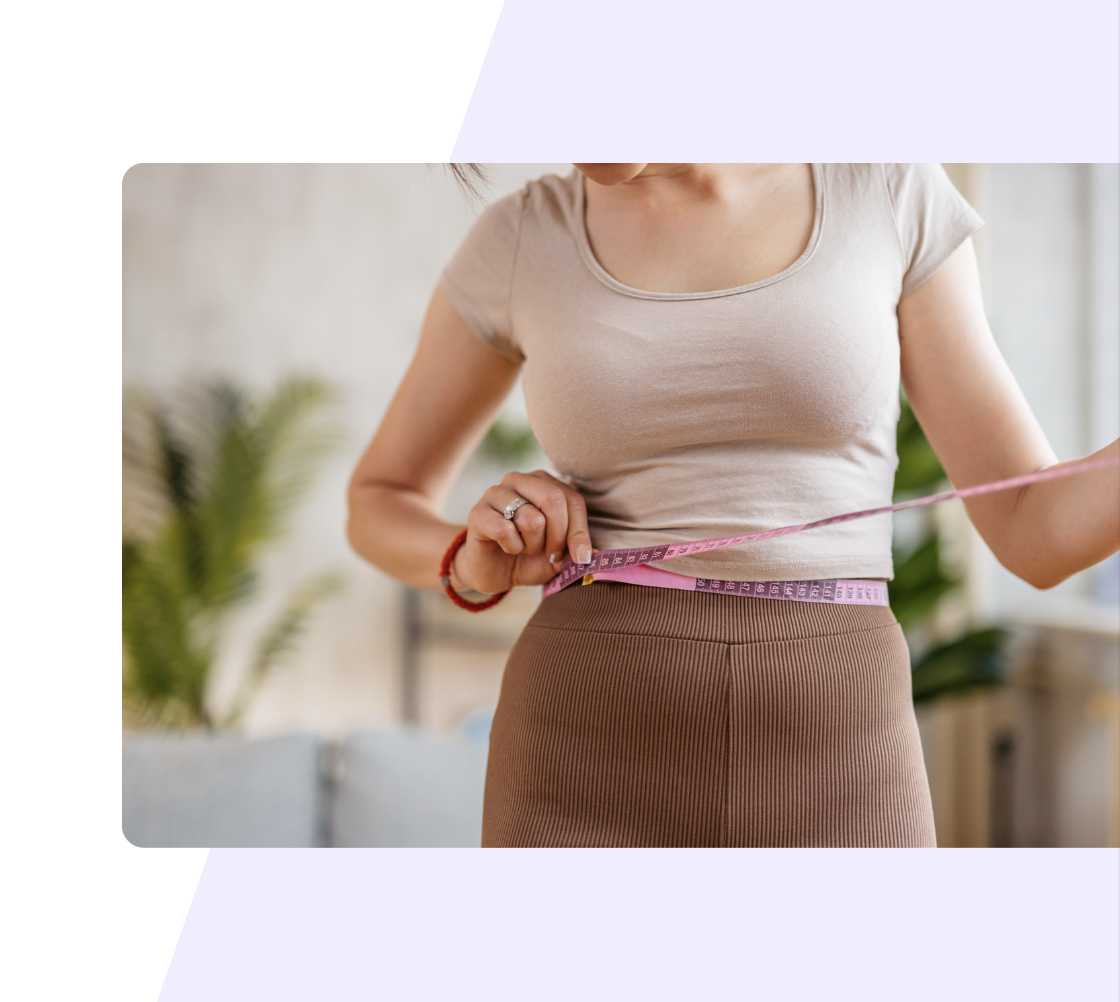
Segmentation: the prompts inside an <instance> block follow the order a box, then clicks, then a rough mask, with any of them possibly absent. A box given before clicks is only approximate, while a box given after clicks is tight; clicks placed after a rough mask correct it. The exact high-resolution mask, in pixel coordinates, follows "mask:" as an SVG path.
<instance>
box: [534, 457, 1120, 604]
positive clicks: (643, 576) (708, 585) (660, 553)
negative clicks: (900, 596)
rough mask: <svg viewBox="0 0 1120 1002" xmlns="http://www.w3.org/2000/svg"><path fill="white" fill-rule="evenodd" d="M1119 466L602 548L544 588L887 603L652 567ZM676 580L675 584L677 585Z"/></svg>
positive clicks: (852, 590) (881, 592)
mask: <svg viewBox="0 0 1120 1002" xmlns="http://www.w3.org/2000/svg"><path fill="white" fill-rule="evenodd" d="M1117 464H1120V456H1113V457H1108V458H1105V459H1085V460H1082V461H1081V462H1079V463H1071V464H1070V465H1069V466H1063V467H1060V468H1059V467H1051V468H1050V469H1047V470H1040V471H1039V472H1038V473H1027V474H1024V475H1023V476H1020V477H1010V478H1008V479H1007V480H996V481H993V482H992V483H989V484H978V485H977V486H975V487H965V488H963V489H962V490H959V491H944V492H943V493H941V494H931V495H929V497H924V498H915V499H914V500H912V501H902V502H900V503H899V504H892V505H887V506H885V507H882V508H866V509H864V510H863V511H852V512H848V513H847V514H844V515H833V516H832V517H831V518H822V519H818V520H817V521H815V522H804V523H802V524H801V525H784V526H782V527H781V528H778V529H767V530H765V531H764V532H748V533H744V534H742V535H739V536H721V537H719V538H718V539H697V540H695V541H693V542H689V543H673V544H671V545H669V544H663V545H661V546H637V547H632V548H630V549H619V550H600V551H599V552H598V553H596V554H594V555H593V556H592V557H591V560H590V562H589V563H586V564H577V563H575V562H574V561H573V560H572V559H571V558H568V559H566V560H565V561H564V563H563V564H562V565H561V569H560V573H559V574H557V575H556V577H554V578H553V579H552V580H551V581H549V582H548V584H546V585H545V586H544V595H545V597H546V598H547V597H548V596H549V595H555V594H556V593H557V592H558V591H562V590H563V589H565V588H567V587H568V586H569V585H572V584H575V583H576V582H577V581H583V580H584V579H585V578H587V577H588V576H590V575H594V576H595V579H596V580H605V581H624V582H629V583H632V584H646V585H656V586H659V587H663V588H680V589H684V590H688V591H709V592H719V593H721V594H728V595H742V596H750V597H754V598H774V599H779V600H787V601H789V600H793V601H801V602H829V603H843V604H849V605H886V604H887V586H886V583H885V582H882V581H848V580H840V579H833V580H828V581H715V580H712V579H710V578H691V577H687V576H685V575H683V574H674V573H672V572H670V571H663V570H660V569H659V568H656V567H650V566H648V565H649V564H655V563H658V562H660V561H662V560H672V559H673V558H674V557H685V556H690V555H692V554H694V553H706V552H707V551H709V550H722V549H725V548H727V547H729V546H739V545H740V544H742V543H753V542H757V541H758V540H761V539H774V538H775V537H776V536H788V535H791V534H792V533H795V532H805V531H806V530H807V529H819V528H821V527H822V526H826V525H836V524H838V523H840V522H852V521H854V520H855V519H857V518H870V517H871V516H872V515H886V514H888V513H889V512H894V511H902V510H903V509H905V508H919V507H921V506H922V505H927V504H936V503H937V502H939V501H951V500H952V499H954V498H971V497H977V496H978V495H980V494H995V493H996V492H997V491H1008V490H1013V489H1014V488H1016V487H1026V486H1027V485H1028V484H1037V483H1040V482H1042V481H1044V480H1058V479H1060V478H1062V477H1071V476H1073V475H1074V474H1076V473H1087V472H1088V471H1089V470H1098V469H1101V468H1103V467H1106V466H1116V465H1117ZM674 580H675V582H676V583H674ZM814 589H815V590H816V594H815V595H814V594H813V592H814Z"/></svg>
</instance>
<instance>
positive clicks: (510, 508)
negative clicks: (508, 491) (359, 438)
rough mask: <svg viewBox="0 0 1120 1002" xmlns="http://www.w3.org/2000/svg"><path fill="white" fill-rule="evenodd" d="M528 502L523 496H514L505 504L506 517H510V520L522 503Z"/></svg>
mask: <svg viewBox="0 0 1120 1002" xmlns="http://www.w3.org/2000/svg"><path fill="white" fill-rule="evenodd" d="M528 503H529V502H528V501H526V500H525V499H524V498H514V499H513V500H512V501H511V502H510V503H509V504H507V505H506V510H505V516H506V518H508V519H510V521H512V520H513V516H514V515H516V514H517V509H518V508H520V507H521V506H522V505H523V504H528Z"/></svg>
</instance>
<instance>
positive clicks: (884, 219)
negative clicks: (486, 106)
mask: <svg viewBox="0 0 1120 1002" xmlns="http://www.w3.org/2000/svg"><path fill="white" fill-rule="evenodd" d="M581 180H582V175H580V174H579V173H578V172H576V171H573V172H572V174H571V175H569V176H568V177H566V178H560V177H557V176H554V175H550V176H547V177H544V178H541V179H540V180H539V181H535V182H531V183H530V184H529V185H527V186H526V188H525V189H524V190H523V191H522V192H520V193H518V194H516V195H513V196H508V197H507V198H506V199H502V200H500V201H499V202H498V203H495V205H494V206H492V207H491V209H490V210H489V211H488V216H487V218H485V219H484V220H480V222H479V224H476V230H475V231H473V236H474V239H473V240H472V239H471V238H468V241H467V242H466V243H465V244H464V247H463V248H461V250H460V253H459V254H458V255H456V258H455V259H454V260H453V261H452V263H451V265H449V266H448V269H447V271H445V273H444V278H443V282H442V283H441V287H442V288H443V289H444V291H445V292H447V293H448V295H449V296H450V297H451V299H452V301H453V302H455V303H456V305H457V306H459V307H460V309H461V312H463V313H464V316H466V317H467V319H468V321H469V322H471V323H472V326H473V327H474V328H475V329H476V331H478V332H479V333H480V335H481V336H483V337H485V338H486V339H487V340H488V341H489V342H490V343H491V344H492V345H493V346H494V347H496V348H497V349H498V350H502V351H505V352H507V353H508V354H510V355H511V356H514V357H519V358H523V359H524V392H525V399H526V404H527V407H528V412H529V416H530V421H531V423H532V426H533V430H534V432H535V434H536V436H537V439H538V441H539V442H540V444H541V446H542V448H543V449H544V451H545V453H546V455H548V457H549V458H550V460H551V461H552V463H553V464H554V466H555V468H556V469H557V471H558V472H560V473H561V474H562V475H564V476H566V477H567V478H568V479H569V480H570V481H571V483H572V484H573V485H574V486H575V487H576V488H577V489H579V490H580V491H581V493H582V494H583V495H584V497H585V498H586V499H587V503H588V511H589V521H590V527H591V531H592V539H593V542H594V544H595V545H596V546H597V547H599V548H614V547H629V546H646V545H656V544H658V543H664V542H676V541H681V540H686V539H699V538H706V537H713V536H722V535H730V534H732V533H735V532H745V531H754V530H761V529H768V528H774V527H776V526H780V525H786V524H791V523H795V522H803V521H809V520H811V519H815V518H821V517H825V516H828V515H832V514H837V513H840V512H842V511H848V510H853V509H857V508H864V507H872V506H876V505H880V504H885V503H889V498H890V495H891V489H892V485H893V476H894V469H895V466H896V463H897V459H896V455H895V426H896V423H897V417H898V391H899V343H898V326H897V317H896V314H895V308H896V306H897V303H898V301H899V298H900V295H901V294H902V292H903V289H904V287H905V286H906V284H907V282H908V281H909V282H913V281H915V280H917V279H918V278H920V277H921V276H920V274H919V272H920V271H921V270H922V269H923V268H924V269H929V268H930V267H931V265H932V266H935V265H934V264H933V262H934V261H936V263H940V261H939V260H937V258H938V256H939V255H942V254H943V255H944V256H947V254H948V250H946V249H945V248H946V247H949V244H952V247H955V246H956V245H957V244H959V242H960V241H961V240H963V239H964V238H965V237H966V236H967V235H968V233H970V232H972V230H974V229H975V228H976V227H975V223H976V221H977V220H976V219H975V218H974V214H972V217H970V216H969V215H968V213H970V212H971V210H968V209H967V205H965V206H964V209H963V210H962V208H961V207H960V206H958V205H954V204H953V203H952V201H951V199H949V200H948V201H946V205H947V206H948V208H949V209H951V210H953V211H952V212H945V213H943V214H942V216H941V217H937V218H934V220H933V221H932V223H929V224H927V225H924V227H923V222H922V220H923V218H924V217H923V216H922V213H923V212H925V213H926V215H928V212H926V208H928V205H929V204H930V203H931V198H930V196H929V194H928V189H929V187H930V185H931V184H933V183H934V182H935V181H936V180H937V179H936V178H934V179H933V180H931V179H929V178H923V177H914V176H913V174H912V173H911V174H907V173H906V172H905V169H899V170H897V171H896V172H895V174H894V176H892V174H891V171H890V170H889V169H887V168H884V166H883V165H819V164H815V165H812V191H813V206H812V225H811V227H810V230H809V235H808V239H807V240H805V242H804V246H803V248H802V250H801V252H800V254H798V255H797V256H796V258H795V259H794V260H792V262H790V263H789V264H788V266H787V267H785V268H784V269H782V270H781V271H779V272H777V273H772V274H768V275H765V277H763V278H761V279H757V280H755V281H752V282H748V283H747V284H745V285H741V286H737V287H733V288H728V289H717V290H714V291H702V292H660V291H655V290H650V289H639V288H636V287H633V286H630V285H627V284H624V283H623V282H621V281H619V280H618V279H617V278H615V277H614V276H612V275H611V274H610V272H609V271H608V270H607V269H606V268H605V267H604V266H603V264H601V263H600V262H599V261H598V260H597V259H596V257H595V254H594V252H593V250H592V245H591V242H590V240H589V238H588V233H587V229H586V226H585V222H584V189H583V185H582V184H581V183H580V182H581ZM946 183H947V180H946ZM892 185H893V189H894V190H893V191H892ZM923 185H924V187H923ZM943 194H944V193H940V194H939V195H938V197H941V196H942V195H943ZM954 194H955V193H954ZM957 198H959V196H957ZM900 199H901V200H902V201H904V202H905V201H906V200H907V199H908V200H909V202H911V203H914V205H913V207H908V206H907V205H903V206H902V210H903V212H904V215H905V218H906V220H907V223H906V225H905V226H903V227H901V228H900V226H899V224H898V215H899V212H900V209H899V201H900ZM943 201H945V199H943ZM961 201H962V202H963V200H961ZM911 217H915V218H913V219H912V218H911ZM792 229H794V230H796V226H793V227H792ZM911 231H913V232H911ZM913 233H916V234H917V236H916V237H915V236H914V235H913ZM962 234H963V235H962ZM954 241H955V242H954ZM472 245H473V246H472ZM908 245H909V246H908ZM949 249H950V250H951V247H949ZM787 250H788V247H787ZM607 252H608V254H609V252H610V247H609V246H608V247H607ZM749 257H750V256H749V255H748V256H747V258H749ZM613 258H614V261H615V267H616V268H619V264H618V262H619V261H623V263H624V262H625V258H624V257H619V255H617V254H614V255H613ZM766 258H767V255H766V254H759V255H756V256H755V257H754V259H753V260H754V263H755V265H757V264H758V262H759V261H764V260H765V259H766ZM942 259H943V258H942ZM744 263H746V264H747V265H750V263H751V262H750V261H749V260H746V259H741V260H740V261H739V262H738V264H739V265H742V264H744ZM620 273H622V274H626V273H627V272H625V271H620ZM739 273H740V274H742V272H741V271H740V272H739ZM635 274H637V272H635ZM644 277H645V278H647V279H651V278H656V275H653V274H652V273H651V272H647V273H646V274H645V276H644ZM706 277H708V276H706V275H704V274H703V273H701V272H694V273H693V274H692V275H691V280H693V281H703V280H704V279H705V278H706ZM748 277H750V276H749V275H748ZM927 277H928V276H927ZM488 286H493V287H494V288H487V287H488ZM678 287H679V286H678ZM686 287H687V286H686ZM472 289H473V290H483V289H487V291H485V292H483V293H479V294H476V295H474V296H473V298H472ZM487 296H489V302H490V305H489V307H488V308H487V298H486V297H487ZM503 296H504V299H503ZM480 304H481V307H480ZM666 569H667V570H672V571H676V572H679V573H685V574H695V575H699V576H709V577H718V578H722V579H725V580H780V579H799V578H800V579H803V578H827V577H837V576H848V577H884V578H885V577H890V576H891V573H892V571H891V556H890V522H889V519H886V518H883V519H873V520H866V521H863V522H856V523H847V524H845V525H839V526H833V527H828V528H826V529H823V530H816V531H814V532H813V533H805V534H802V535H800V536H792V537H790V536H787V537H783V538H780V539H775V540H768V541H764V542H761V543H755V544H751V545H750V546H746V547H741V548H736V549H731V550H722V551H715V552H711V553H705V554H701V555H696V556H692V557H684V558H680V559H678V560H674V561H673V562H672V563H671V564H669V565H666Z"/></svg>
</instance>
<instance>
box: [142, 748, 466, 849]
mask: <svg viewBox="0 0 1120 1002" xmlns="http://www.w3.org/2000/svg"><path fill="white" fill-rule="evenodd" d="M123 751H124V761H123V808H124V809H123V819H122V826H123V831H124V835H125V838H127V839H128V840H129V841H130V842H131V843H132V844H133V845H137V846H145V847H171V846H192V847H193V846H206V847H211V848H219V847H222V848H224V847H259V848H265V847H280V846H284V847H288V846H291V847H314V846H346V847H359V846H384V847H397V846H465V847H470V846H478V845H479V842H480V838H481V831H482V788H483V780H484V777H485V774H486V751H487V745H486V742H485V740H479V739H478V738H477V737H476V738H474V739H473V740H472V739H471V738H470V737H456V738H445V737H441V736H438V735H433V734H429V733H425V732H422V731H417V730H410V729H396V730H393V729H381V730H369V731H362V732H360V733H357V734H354V735H352V736H350V737H349V738H347V739H346V740H344V741H342V742H339V743H337V744H334V743H329V742H326V741H323V740H322V739H321V738H319V737H318V736H317V735H314V734H292V735H287V736H284V737H279V738H271V739H265V740H255V741H254V740H244V739H241V738H236V737H229V736H216V737H208V736H201V735H190V736H176V737H165V736H154V735H137V736H126V737H125V739H124V749H123Z"/></svg>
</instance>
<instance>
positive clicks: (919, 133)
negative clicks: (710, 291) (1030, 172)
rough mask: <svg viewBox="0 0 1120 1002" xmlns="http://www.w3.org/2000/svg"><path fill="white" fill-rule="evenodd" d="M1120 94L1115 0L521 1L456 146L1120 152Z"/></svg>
mask: <svg viewBox="0 0 1120 1002" xmlns="http://www.w3.org/2000/svg"><path fill="white" fill-rule="evenodd" d="M1118 93H1120V81H1118V77H1117V5H1116V3H1115V2H1114V0H1069V2H1068V3H1065V4H1061V5H1059V4H1056V3H1037V2H1035V3H1009V2H1008V0H941V2H938V3H914V2H907V0H846V2H844V3H837V2H826V0H812V2H801V3H779V2H773V0H772V2H768V3H759V2H758V0H737V2H731V3H729V2H726V0H689V2H687V3H678V2H669V0H645V2H642V3H634V2H626V3H619V2H609V0H608V2H605V3H604V2H600V0H568V2H565V3H563V4H555V3H541V2H540V0H506V2H505V5H504V7H503V8H502V14H501V17H500V18H499V20H498V25H497V28H496V29H495V31H494V37H493V39H492V41H491V43H490V49H489V51H488V52H487V54H486V61H485V63H484V64H483V67H482V71H481V73H480V74H479V78H478V83H477V84H476V85H475V90H474V95H473V96H472V98H471V103H470V106H469V108H468V110H467V114H466V117H465V119H464V121H463V126H462V130H461V131H460V133H459V138H458V140H457V142H456V143H455V149H454V152H453V153H452V156H451V159H452V161H455V162H459V161H482V162H507V161H508V162H537V161H541V162H546V161H547V162H552V161H559V162H563V161H564V160H565V159H566V158H570V157H571V155H572V154H573V153H575V154H576V155H577V156H579V157H580V159H581V160H591V159H598V160H602V161H614V160H619V161H624V160H625V159H626V157H627V156H631V155H636V154H637V153H638V152H639V151H640V152H641V154H642V155H643V156H652V157H653V158H654V160H661V161H669V160H680V159H688V160H709V161H724V162H740V161H758V160H771V161H773V160H783V161H785V160H792V161H801V160H804V161H806V162H809V161H813V160H837V161H879V160H886V161H932V162H938V161H940V162H945V161H950V162H962V163H963V162H972V161H1005V162H1007V161H1021V162H1033V161H1037V162H1053V161H1070V162H1093V161H1099V162H1105V161H1108V162H1112V161H1115V160H1116V159H1117V148H1118V141H1117V125H1116V123H1117V119H1118V117H1120V110H1118V100H1120V99H1118V97H1117V95H1118ZM763 154H765V155H763Z"/></svg>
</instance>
